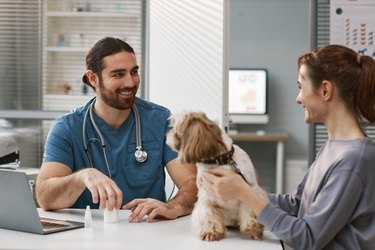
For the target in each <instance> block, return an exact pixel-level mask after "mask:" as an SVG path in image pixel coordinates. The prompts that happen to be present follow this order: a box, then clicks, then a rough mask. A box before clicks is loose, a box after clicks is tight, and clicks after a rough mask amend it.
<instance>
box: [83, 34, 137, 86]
mask: <svg viewBox="0 0 375 250" xmlns="http://www.w3.org/2000/svg"><path fill="white" fill-rule="evenodd" d="M122 51H126V52H129V53H132V54H134V55H135V53H134V49H133V48H132V47H131V46H130V45H129V44H128V43H126V42H125V41H123V40H121V39H119V38H114V37H105V38H103V39H101V40H99V41H97V42H96V43H95V44H94V46H92V48H91V49H90V50H89V53H88V54H87V56H86V69H87V70H91V71H92V72H94V73H95V74H97V75H98V76H99V78H100V79H101V77H102V70H103V68H104V62H103V58H104V57H106V56H109V55H113V54H116V53H119V52H122ZM82 81H83V82H84V83H85V84H87V85H88V86H90V87H91V88H93V89H95V88H94V87H93V86H92V85H91V83H90V81H89V79H88V78H87V76H86V74H84V75H83V77H82Z"/></svg>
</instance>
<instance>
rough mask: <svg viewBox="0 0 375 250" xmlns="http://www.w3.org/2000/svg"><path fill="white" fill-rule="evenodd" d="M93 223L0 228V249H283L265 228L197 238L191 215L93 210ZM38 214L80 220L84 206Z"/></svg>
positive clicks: (81, 219)
mask: <svg viewBox="0 0 375 250" xmlns="http://www.w3.org/2000/svg"><path fill="white" fill-rule="evenodd" d="M92 213H93V226H92V228H91V229H86V228H81V229H74V230H71V231H65V232H59V233H55V234H50V235H37V234H31V233H23V232H17V231H12V230H5V229H0V249H8V250H11V249H38V250H43V249H94V250H95V249H101V250H102V249H111V250H112V249H122V250H126V249H131V250H140V249H147V250H153V249H155V250H159V249H163V250H169V249H171V250H172V249H173V250H176V249H178V250H185V249H186V250H192V249H194V250H199V249H204V250H210V249H216V250H228V249H236V250H241V249H282V246H281V243H280V241H279V240H278V239H277V238H276V237H275V236H274V235H273V234H272V233H271V232H269V231H267V230H266V231H265V233H264V239H263V240H262V241H253V240H250V239H249V238H248V237H246V235H242V234H241V233H239V232H238V231H233V230H231V231H228V233H227V237H226V238H225V239H222V240H220V241H216V242H206V241H202V240H200V239H199V237H198V236H197V235H196V233H195V232H194V231H193V229H192V228H191V226H190V216H186V217H183V218H179V219H177V220H171V221H168V220H167V221H157V222H154V223H147V222H143V223H129V222H128V221H127V218H128V216H129V211H128V210H121V211H119V217H120V222H119V223H114V224H110V223H104V222H103V214H102V213H101V211H98V210H92ZM39 214H40V215H42V216H46V217H54V218H62V219H74V220H80V221H83V217H84V210H81V209H79V210H73V209H68V210H63V211H57V212H45V211H42V210H40V209H39Z"/></svg>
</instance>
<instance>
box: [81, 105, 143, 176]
mask: <svg viewBox="0 0 375 250" xmlns="http://www.w3.org/2000/svg"><path fill="white" fill-rule="evenodd" d="M95 101H96V98H94V99H93V100H92V102H91V103H90V106H89V109H88V110H87V111H86V113H85V116H84V118H83V125H82V141H83V148H84V150H85V152H86V155H87V158H88V159H89V163H90V166H91V167H94V165H93V162H92V158H91V156H90V153H89V150H88V143H87V138H86V137H87V134H86V127H87V117H88V116H90V121H91V123H92V125H93V126H94V130H95V131H96V133H97V134H98V135H99V138H100V145H101V147H102V151H103V155H104V161H105V165H106V167H107V171H108V175H109V177H110V178H112V174H111V170H110V167H109V163H108V159H107V152H106V144H105V140H104V137H103V135H102V133H101V132H100V129H99V127H98V125H97V124H96V122H95V119H94V116H93V111H92V109H93V106H94V104H95ZM132 110H133V113H134V118H135V134H136V144H137V145H136V151H135V153H134V155H135V159H136V161H138V162H140V163H142V162H145V161H146V159H147V152H146V151H145V150H144V149H143V147H142V134H141V124H140V123H141V119H140V115H139V111H138V108H137V106H136V105H135V104H134V105H133V106H132Z"/></svg>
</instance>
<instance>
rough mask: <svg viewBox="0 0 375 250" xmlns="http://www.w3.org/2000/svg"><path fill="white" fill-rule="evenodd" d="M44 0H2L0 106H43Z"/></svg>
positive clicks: (12, 107) (0, 9)
mask: <svg viewBox="0 0 375 250" xmlns="http://www.w3.org/2000/svg"><path fill="white" fill-rule="evenodd" d="M40 24H41V4H40V0H2V1H0V85H1V91H0V109H17V110H21V109H39V108H40V107H41V96H40V94H41V91H40V87H41V85H40V82H41V80H40V60H41V50H40V45H41V37H40V32H41V25H40Z"/></svg>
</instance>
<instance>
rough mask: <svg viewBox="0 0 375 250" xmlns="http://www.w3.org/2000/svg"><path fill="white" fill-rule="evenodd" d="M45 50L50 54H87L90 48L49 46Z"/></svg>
mask: <svg viewBox="0 0 375 250" xmlns="http://www.w3.org/2000/svg"><path fill="white" fill-rule="evenodd" d="M45 50H46V51H48V52H84V53H87V51H88V50H89V48H84V47H57V46H48V47H46V48H45Z"/></svg>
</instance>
